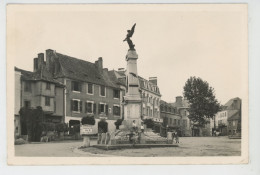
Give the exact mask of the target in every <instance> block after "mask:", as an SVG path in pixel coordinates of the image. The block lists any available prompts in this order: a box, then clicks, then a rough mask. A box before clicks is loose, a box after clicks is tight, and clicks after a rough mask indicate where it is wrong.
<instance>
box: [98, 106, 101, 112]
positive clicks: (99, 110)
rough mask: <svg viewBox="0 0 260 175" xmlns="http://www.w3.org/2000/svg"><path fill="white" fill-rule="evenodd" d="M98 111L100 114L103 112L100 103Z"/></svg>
mask: <svg viewBox="0 0 260 175" xmlns="http://www.w3.org/2000/svg"><path fill="white" fill-rule="evenodd" d="M98 113H99V114H100V113H101V105H100V104H98Z"/></svg>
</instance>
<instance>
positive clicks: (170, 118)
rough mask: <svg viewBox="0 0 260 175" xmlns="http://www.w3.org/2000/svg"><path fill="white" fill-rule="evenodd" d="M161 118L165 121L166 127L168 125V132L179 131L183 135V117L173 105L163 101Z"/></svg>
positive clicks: (161, 103)
mask: <svg viewBox="0 0 260 175" xmlns="http://www.w3.org/2000/svg"><path fill="white" fill-rule="evenodd" d="M160 117H161V119H162V120H164V125H166V127H167V129H168V130H171V131H178V133H179V134H180V135H182V127H183V126H182V117H181V115H180V114H178V113H177V109H176V108H175V107H173V105H171V104H170V103H167V102H165V101H163V100H161V101H160ZM164 127H165V126H164Z"/></svg>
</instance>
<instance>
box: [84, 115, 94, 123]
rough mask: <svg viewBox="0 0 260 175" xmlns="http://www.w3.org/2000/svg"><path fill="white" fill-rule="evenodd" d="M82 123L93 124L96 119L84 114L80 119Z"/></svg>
mask: <svg viewBox="0 0 260 175" xmlns="http://www.w3.org/2000/svg"><path fill="white" fill-rule="evenodd" d="M81 123H82V125H95V123H96V121H95V118H94V116H90V115H89V116H86V117H82V119H81Z"/></svg>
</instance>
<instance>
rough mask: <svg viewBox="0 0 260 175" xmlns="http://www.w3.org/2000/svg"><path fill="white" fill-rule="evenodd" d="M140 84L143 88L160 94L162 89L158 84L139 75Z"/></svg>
mask: <svg viewBox="0 0 260 175" xmlns="http://www.w3.org/2000/svg"><path fill="white" fill-rule="evenodd" d="M138 79H139V85H140V88H141V89H145V90H148V91H150V92H153V93H156V94H158V95H160V89H159V87H158V86H157V85H155V84H153V83H151V82H150V81H148V80H146V79H144V78H143V77H140V76H138Z"/></svg>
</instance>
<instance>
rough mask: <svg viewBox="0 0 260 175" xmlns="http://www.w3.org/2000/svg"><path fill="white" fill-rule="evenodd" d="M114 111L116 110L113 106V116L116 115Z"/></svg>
mask: <svg viewBox="0 0 260 175" xmlns="http://www.w3.org/2000/svg"><path fill="white" fill-rule="evenodd" d="M115 109H116V107H115V106H113V114H114V115H116V113H115V112H116V110H115Z"/></svg>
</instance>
